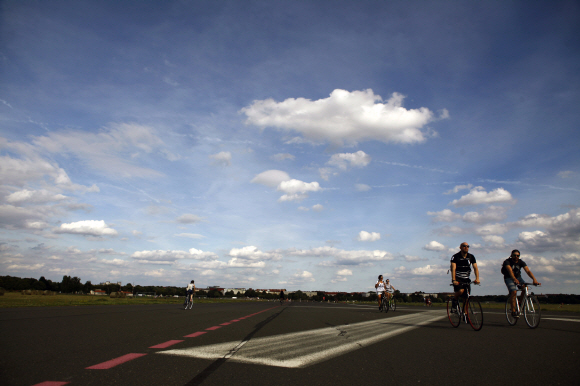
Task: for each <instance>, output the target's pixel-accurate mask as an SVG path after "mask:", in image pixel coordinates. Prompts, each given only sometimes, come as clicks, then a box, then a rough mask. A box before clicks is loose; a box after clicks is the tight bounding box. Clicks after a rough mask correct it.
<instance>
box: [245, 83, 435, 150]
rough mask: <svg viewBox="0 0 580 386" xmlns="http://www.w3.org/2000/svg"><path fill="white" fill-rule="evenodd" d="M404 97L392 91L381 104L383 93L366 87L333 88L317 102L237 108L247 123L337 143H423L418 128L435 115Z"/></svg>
mask: <svg viewBox="0 0 580 386" xmlns="http://www.w3.org/2000/svg"><path fill="white" fill-rule="evenodd" d="M403 99H404V96H403V95H401V94H398V93H393V94H392V96H391V98H390V99H389V100H388V101H386V102H385V103H382V102H383V100H382V98H381V97H380V96H378V95H375V94H374V93H373V91H372V90H370V89H368V90H364V91H353V92H348V91H345V90H340V89H336V90H334V91H333V92H332V93H331V94H330V97H329V98H326V99H320V100H317V101H311V100H309V99H305V98H297V99H294V98H289V99H286V100H285V101H283V102H276V101H274V100H273V99H266V100H258V101H254V102H253V103H252V104H251V105H250V106H248V107H245V108H243V109H241V110H240V112H242V113H244V114H245V115H246V116H247V119H246V124H250V125H255V126H258V127H261V128H265V127H274V128H278V129H281V130H286V131H296V132H298V133H300V134H301V135H303V136H304V137H305V138H306V139H308V140H310V141H328V142H331V143H334V144H336V145H343V144H344V143H345V142H346V143H347V144H355V143H357V142H359V141H368V140H378V141H382V142H385V143H388V142H395V143H417V142H423V141H425V138H426V137H427V135H428V132H427V130H423V131H422V128H423V127H424V126H425V125H426V124H427V123H429V122H430V121H432V120H433V119H434V114H433V113H432V112H431V111H430V110H429V109H427V108H425V107H421V108H419V109H405V108H404V107H403Z"/></svg>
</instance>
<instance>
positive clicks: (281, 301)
mask: <svg viewBox="0 0 580 386" xmlns="http://www.w3.org/2000/svg"><path fill="white" fill-rule="evenodd" d="M280 303H284V290H283V289H281V290H280Z"/></svg>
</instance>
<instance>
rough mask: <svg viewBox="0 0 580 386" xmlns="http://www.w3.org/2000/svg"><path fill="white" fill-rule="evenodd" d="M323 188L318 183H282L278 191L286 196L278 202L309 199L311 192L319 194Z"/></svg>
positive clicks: (293, 180) (290, 181)
mask: <svg viewBox="0 0 580 386" xmlns="http://www.w3.org/2000/svg"><path fill="white" fill-rule="evenodd" d="M321 189H322V188H321V187H320V184H318V182H316V181H313V182H304V181H300V180H295V179H292V180H289V181H282V182H280V184H279V185H278V188H277V190H278V191H280V192H284V193H285V194H284V195H283V196H282V197H280V198H279V199H278V201H280V202H283V201H300V200H303V199H305V198H307V197H308V194H307V193H309V192H318V191H320V190H321Z"/></svg>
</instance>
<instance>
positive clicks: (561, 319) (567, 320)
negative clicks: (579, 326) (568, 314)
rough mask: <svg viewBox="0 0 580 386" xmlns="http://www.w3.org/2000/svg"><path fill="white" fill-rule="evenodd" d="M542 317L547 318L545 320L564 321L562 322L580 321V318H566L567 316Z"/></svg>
mask: <svg viewBox="0 0 580 386" xmlns="http://www.w3.org/2000/svg"><path fill="white" fill-rule="evenodd" d="M542 319H545V320H559V321H562V322H580V320H579V319H566V318H542Z"/></svg>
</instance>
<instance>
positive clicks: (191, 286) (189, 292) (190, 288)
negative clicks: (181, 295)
mask: <svg viewBox="0 0 580 386" xmlns="http://www.w3.org/2000/svg"><path fill="white" fill-rule="evenodd" d="M194 283H195V280H192V281H191V282H190V283H189V284H188V285H187V289H186V291H187V296H188V297H189V301H190V302H192V303H193V294H194V293H195V284H194Z"/></svg>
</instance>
